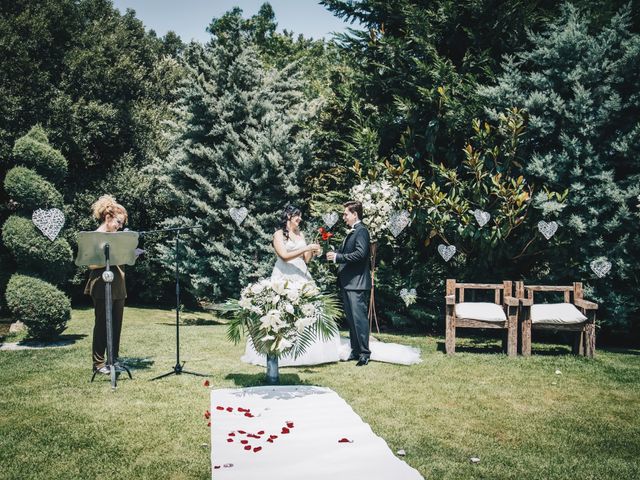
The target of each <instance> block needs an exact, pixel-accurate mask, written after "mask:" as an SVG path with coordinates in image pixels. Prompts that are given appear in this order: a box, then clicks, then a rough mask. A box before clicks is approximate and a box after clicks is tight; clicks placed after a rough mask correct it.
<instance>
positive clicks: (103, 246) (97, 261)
mask: <svg viewBox="0 0 640 480" xmlns="http://www.w3.org/2000/svg"><path fill="white" fill-rule="evenodd" d="M137 245H138V234H137V233H136V232H113V233H107V232H80V233H79V234H78V257H77V258H76V262H75V263H76V265H94V266H98V267H102V266H104V267H105V270H104V272H103V273H102V280H103V281H104V292H105V293H104V297H105V298H104V302H105V317H106V324H107V325H106V328H107V363H106V366H107V368H108V369H109V373H110V376H111V388H112V389H114V390H115V388H116V387H117V373H119V372H123V371H124V372H127V374H128V375H129V378H133V377H132V376H131V372H130V371H129V369H128V368H127V367H126V366H125V365H122V364H116V362H115V358H114V357H113V312H112V298H111V283H112V282H113V279H114V275H113V272H112V271H111V264H112V263H113V264H115V265H124V264H127V265H133V264H134V263H135V258H136V257H135V248H136V246H137ZM96 374H97V371H95V372H94V373H93V376H92V377H91V381H92V382H93V380H94V379H95V376H96Z"/></svg>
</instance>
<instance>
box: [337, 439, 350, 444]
mask: <svg viewBox="0 0 640 480" xmlns="http://www.w3.org/2000/svg"><path fill="white" fill-rule="evenodd" d="M351 442H352V440H349V439H348V438H341V439H340V440H338V443H351Z"/></svg>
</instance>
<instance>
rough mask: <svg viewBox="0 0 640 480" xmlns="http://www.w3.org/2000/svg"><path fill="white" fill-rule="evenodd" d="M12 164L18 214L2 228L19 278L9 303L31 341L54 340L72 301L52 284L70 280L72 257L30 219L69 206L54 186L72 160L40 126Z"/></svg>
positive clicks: (10, 186) (10, 187) (9, 182)
mask: <svg viewBox="0 0 640 480" xmlns="http://www.w3.org/2000/svg"><path fill="white" fill-rule="evenodd" d="M12 161H13V166H14V167H13V168H12V169H11V170H10V171H9V172H7V175H6V177H5V181H4V187H5V191H6V193H7V195H8V197H9V199H10V202H11V204H12V209H14V211H15V213H14V214H13V215H11V216H10V217H9V218H8V219H7V221H6V222H5V223H4V225H3V226H2V241H3V243H4V246H5V247H6V248H7V250H8V251H9V252H10V253H11V254H12V255H13V257H14V260H15V267H16V273H15V274H14V275H13V276H12V277H11V279H10V280H9V282H8V284H7V289H6V291H5V298H6V304H7V306H8V308H9V311H10V312H11V315H12V316H13V317H14V318H15V319H16V320H21V321H22V322H24V323H25V325H26V326H27V327H28V329H29V335H30V336H31V337H33V338H41V339H50V338H52V337H55V336H57V335H59V334H60V333H61V332H62V331H64V329H65V328H66V324H67V321H68V320H69V318H70V317H71V302H70V300H69V299H68V298H67V296H66V295H65V294H64V293H63V292H62V291H60V290H59V289H58V288H57V287H56V286H55V285H53V284H51V283H48V282H49V281H50V282H53V283H57V284H61V283H63V282H64V281H65V280H66V279H67V276H68V274H69V272H70V267H71V258H72V252H71V248H70V247H69V243H68V242H67V240H65V239H64V238H63V237H62V236H59V237H58V238H56V239H54V240H53V241H51V240H49V239H48V238H47V237H46V236H45V235H44V234H43V233H42V232H40V230H39V229H38V228H37V227H36V226H35V225H34V224H33V222H32V221H31V217H32V214H33V211H34V210H37V209H49V208H51V207H58V208H62V207H63V206H64V205H63V196H62V194H61V193H60V192H59V191H58V190H56V186H55V185H56V183H60V182H61V180H62V179H63V178H64V175H65V173H66V169H67V161H66V160H65V159H64V157H62V155H61V154H60V152H58V151H57V150H55V149H53V148H52V147H51V146H50V145H49V143H48V141H47V136H46V134H45V133H44V130H42V128H41V127H34V128H32V129H31V131H30V132H29V133H27V134H26V135H25V136H24V137H22V138H19V139H18V140H16V143H15V146H14V148H13V159H12ZM45 177H46V179H45Z"/></svg>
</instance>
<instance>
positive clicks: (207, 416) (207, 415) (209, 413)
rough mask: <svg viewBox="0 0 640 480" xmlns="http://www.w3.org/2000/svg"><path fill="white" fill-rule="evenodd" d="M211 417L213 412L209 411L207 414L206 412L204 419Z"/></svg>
mask: <svg viewBox="0 0 640 480" xmlns="http://www.w3.org/2000/svg"><path fill="white" fill-rule="evenodd" d="M209 417H211V412H210V411H209V410H207V411H206V412H204V418H209Z"/></svg>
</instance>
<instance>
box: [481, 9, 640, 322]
mask: <svg viewBox="0 0 640 480" xmlns="http://www.w3.org/2000/svg"><path fill="white" fill-rule="evenodd" d="M629 14H630V12H629V9H628V8H624V9H622V10H621V12H620V13H619V14H618V15H615V16H614V17H613V18H612V19H611V22H610V23H609V24H608V25H606V26H604V27H602V28H598V29H595V30H596V31H591V30H592V27H591V26H590V22H589V20H588V17H587V16H586V15H584V14H582V13H580V12H579V11H578V10H577V9H576V8H575V7H573V6H571V5H570V4H567V5H566V6H565V7H564V9H563V13H562V15H561V17H560V18H559V19H558V20H557V22H555V23H553V24H551V25H550V26H549V29H548V30H547V31H545V32H543V33H540V34H531V35H530V44H531V49H530V50H527V51H524V52H521V53H519V54H517V55H515V56H513V57H509V58H508V59H507V60H506V62H505V63H504V65H503V68H504V72H503V74H502V75H501V76H500V77H499V79H498V82H497V85H495V86H492V87H490V88H485V89H484V90H483V92H482V93H483V96H484V98H485V100H486V101H487V103H488V104H489V105H493V106H495V108H496V110H495V111H494V112H493V113H494V114H495V113H496V112H497V111H500V109H502V108H505V107H510V106H516V107H519V108H524V109H525V110H526V111H527V112H528V115H529V122H528V133H527V135H526V136H525V140H524V144H523V148H524V151H523V152H521V153H522V156H523V157H524V158H528V163H527V164H526V165H525V170H526V173H527V175H528V177H529V178H533V179H535V180H536V182H537V183H541V184H545V185H549V186H551V188H554V189H556V190H562V189H564V188H568V189H569V197H568V201H567V204H566V208H560V206H559V205H558V204H557V203H556V202H554V201H549V200H548V198H547V197H546V196H545V195H544V194H541V195H540V196H538V197H537V198H536V202H535V205H536V206H537V207H538V208H540V209H542V212H543V213H544V214H545V215H546V216H547V217H548V219H549V220H552V219H555V220H557V221H558V222H559V223H560V225H561V226H560V229H559V232H558V238H557V241H556V242H553V243H552V244H551V245H550V247H549V249H548V250H547V251H546V252H542V254H543V257H542V259H541V260H540V261H538V263H537V265H536V267H535V269H534V271H533V272H532V273H531V275H532V276H537V277H541V278H545V279H547V280H551V281H555V280H557V281H576V280H589V286H590V288H592V289H594V291H593V293H592V295H595V298H596V299H597V300H599V301H600V302H602V303H603V307H604V315H603V317H604V318H605V322H606V323H610V324H612V325H614V324H617V325H618V326H622V325H624V324H626V323H627V322H628V321H629V320H630V318H631V317H632V316H633V315H632V313H633V312H634V311H637V309H638V296H637V290H638V280H639V275H638V273H639V270H638V266H637V261H635V260H634V259H637V258H638V255H639V254H640V249H639V246H640V245H639V244H638V237H639V236H640V235H639V234H640V230H639V228H638V222H637V220H636V219H635V218H634V214H633V213H634V211H635V210H636V203H637V202H636V196H637V195H638V193H640V190H639V189H640V187H639V186H638V185H639V180H640V162H639V161H638V158H640V120H639V119H640V95H639V93H638V92H640V36H639V35H638V34H633V33H631V31H630V27H629V24H630V20H629ZM538 253H539V252H538ZM600 257H606V258H607V259H608V261H610V262H611V263H612V264H613V266H612V269H611V272H610V274H609V275H608V276H607V277H605V278H604V279H598V278H597V277H596V276H595V275H594V273H593V272H592V271H591V269H590V262H591V261H592V260H595V259H598V258H600Z"/></svg>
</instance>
